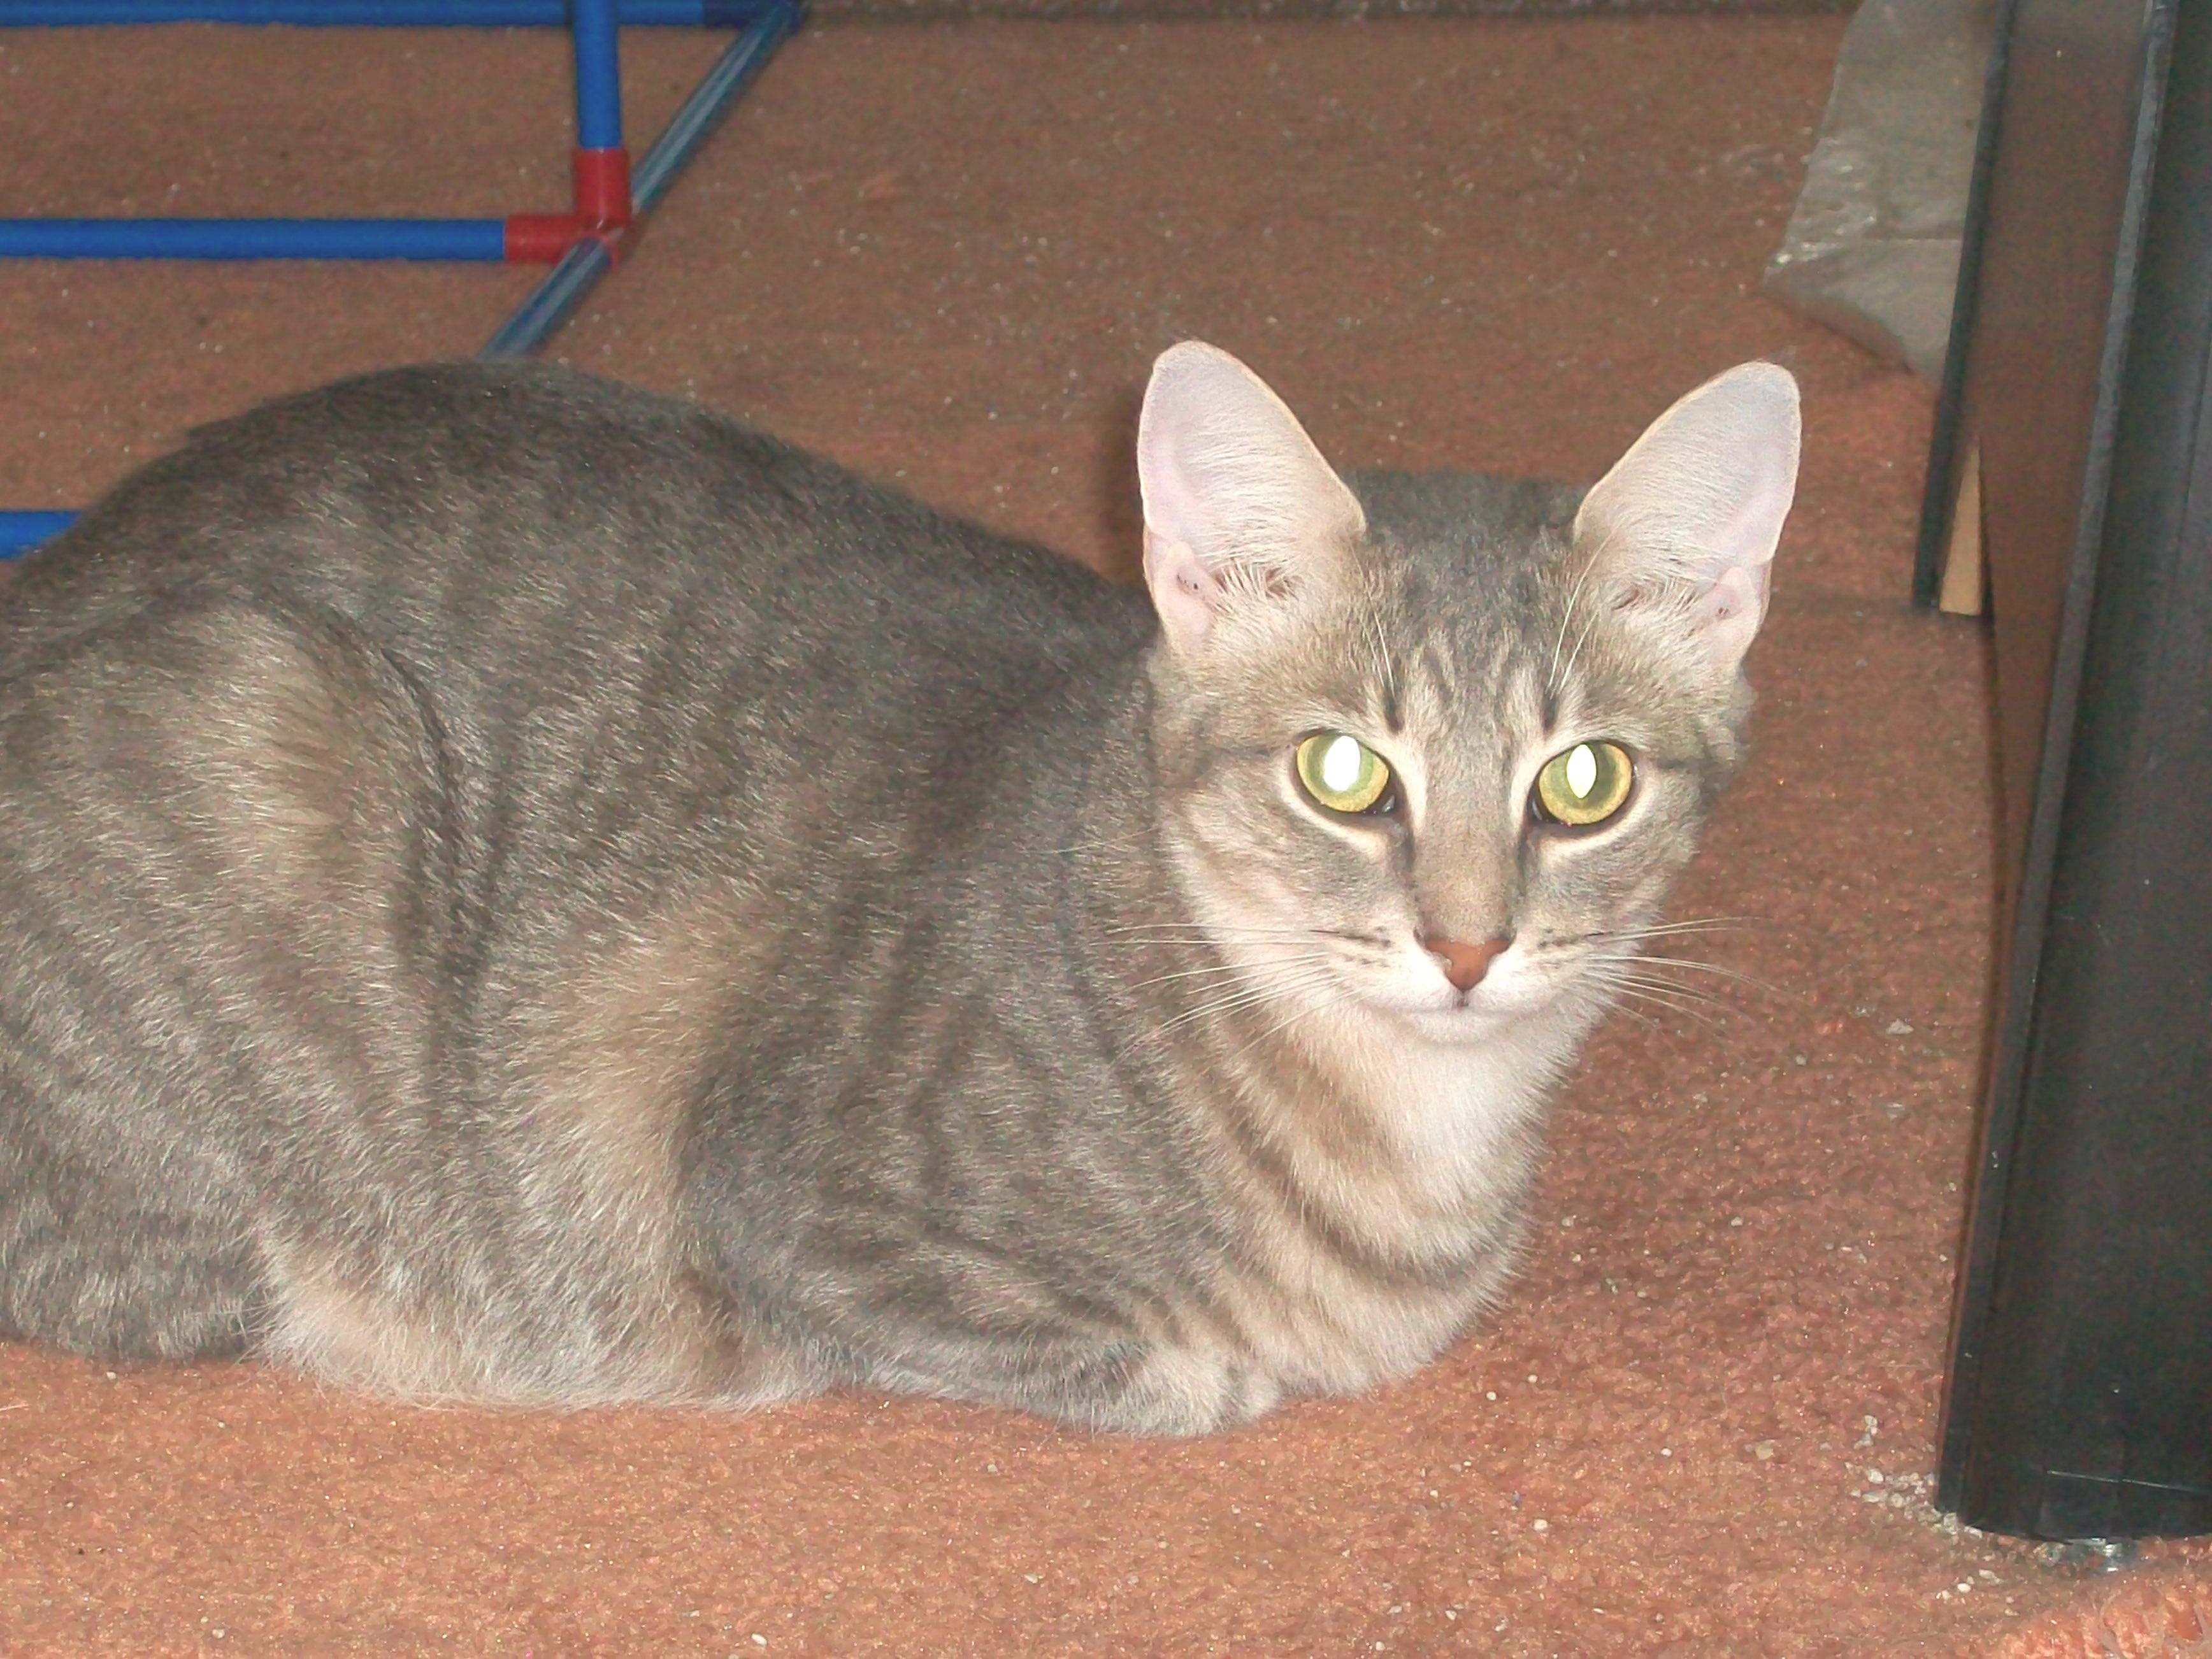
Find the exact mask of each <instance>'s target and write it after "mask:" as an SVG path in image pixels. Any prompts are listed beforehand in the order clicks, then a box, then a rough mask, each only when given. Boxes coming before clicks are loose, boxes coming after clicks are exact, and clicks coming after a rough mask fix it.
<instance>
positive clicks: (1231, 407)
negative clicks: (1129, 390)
mask: <svg viewBox="0 0 2212 1659" xmlns="http://www.w3.org/2000/svg"><path fill="white" fill-rule="evenodd" d="M1137 477H1138V482H1139V484H1140V485H1141V486H1142V488H1143V490H1144V497H1145V582H1146V586H1149V587H1150V588H1151V589H1152V604H1153V605H1154V607H1155V608H1156V609H1157V610H1158V611H1159V614H1160V626H1161V628H1162V629H1163V630H1164V632H1165V634H1166V635H1167V638H1168V641H1169V643H1170V644H1171V645H1172V646H1173V647H1175V648H1176V650H1177V651H1179V652H1182V653H1192V652H1194V651H1196V650H1198V649H1199V647H1200V646H1202V645H1203V644H1204V643H1205V642H1206V640H1207V638H1208V637H1209V636H1211V635H1213V634H1214V633H1215V632H1216V631H1217V629H1218V626H1219V624H1220V623H1222V622H1223V621H1224V620H1225V619H1229V620H1231V621H1232V622H1234V621H1237V620H1258V619H1260V618H1263V617H1274V616H1277V615H1279V613H1280V612H1281V610H1282V606H1281V604H1280V602H1281V601H1282V600H1284V599H1291V598H1295V597H1296V596H1297V594H1299V593H1300V592H1302V591H1304V590H1305V589H1307V588H1308V587H1310V586H1314V585H1316V584H1325V583H1326V582H1327V580H1328V578H1329V575H1330V573H1331V571H1332V568H1333V567H1334V559H1335V556H1336V555H1338V554H1339V553H1340V551H1341V550H1344V549H1345V548H1346V547H1348V546H1349V545H1350V544H1352V542H1354V541H1356V540H1357V539H1358V537H1359V536H1360V535H1361V534H1362V533H1363V532H1364V531H1365V530H1366V528H1367V517H1366V514H1365V513H1363V512H1362V511H1361V510H1360V507H1359V502H1358V500H1357V498H1355V497H1354V496H1353V495H1352V492H1351V490H1349V489H1346V487H1345V484H1344V481H1343V480H1342V479H1340V478H1339V477H1337V476H1336V474H1335V473H1334V471H1331V470H1330V468H1329V465H1328V462H1327V461H1325V460H1323V459H1322V455H1321V452H1320V451H1319V450H1318V449H1316V448H1315V447H1314V442H1313V440H1312V439H1310V438H1309V437H1308V436H1306V431H1305V428H1304V427H1302V426H1300V425H1299V424H1298V421H1297V416H1295V415H1293V414H1291V411H1290V410H1289V409H1288V408H1287V407H1286V406H1285V404H1284V403H1283V400H1282V399H1281V398H1278V397H1277V396H1276V395H1275V394H1274V393H1273V392H1272V391H1270V390H1268V388H1267V383H1266V382H1265V381H1263V380H1261V378H1260V377H1259V376H1258V375H1256V374H1254V373H1253V372H1252V371H1251V370H1250V369H1249V368H1245V367H1244V365H1243V364H1242V363H1240V362H1237V359H1236V358H1234V357H1232V356H1230V355H1229V354H1228V353H1227V352H1225V351H1223V350H1220V349H1218V348H1216V347H1213V346H1210V345H1206V344H1204V343H1201V342H1200V341H1196V340H1186V341H1184V342H1183V343H1182V344H1181V345H1177V346H1172V347H1170V348H1169V349H1168V350H1166V351H1164V352H1163V353H1162V354H1161V355H1160V359H1159V361H1158V362H1156V363H1155V364H1153V366H1152V384H1151V385H1149V386H1146V389H1145V407H1144V412H1143V414H1142V415H1141V416H1139V419H1138V422H1137Z"/></svg>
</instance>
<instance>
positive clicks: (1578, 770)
mask: <svg viewBox="0 0 2212 1659" xmlns="http://www.w3.org/2000/svg"><path fill="white" fill-rule="evenodd" d="M1596 784H1597V754H1596V751H1595V750H1593V749H1591V747H1590V746H1589V744H1586V743H1580V744H1576V745H1575V752H1574V753H1573V754H1571V755H1570V756H1568V757H1567V787H1568V788H1570V789H1571V790H1573V791H1574V792H1575V799H1577V800H1587V799H1589V792H1590V791H1591V790H1592V789H1593V788H1595V787H1596Z"/></svg>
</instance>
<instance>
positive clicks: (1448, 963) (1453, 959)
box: [1421, 933, 1513, 991]
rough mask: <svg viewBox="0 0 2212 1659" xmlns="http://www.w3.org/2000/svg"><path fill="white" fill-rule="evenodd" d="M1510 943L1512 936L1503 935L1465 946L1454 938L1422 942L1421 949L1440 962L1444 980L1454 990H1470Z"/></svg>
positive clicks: (1465, 944)
mask: <svg viewBox="0 0 2212 1659" xmlns="http://www.w3.org/2000/svg"><path fill="white" fill-rule="evenodd" d="M1512 943H1513V935H1512V934H1510V933H1506V934H1504V935H1501V936H1500V937H1498V938H1497V939H1484V940H1482V941H1481V942H1480V944H1476V945H1469V944H1467V943H1466V942H1464V941H1463V940H1461V939H1423V940H1422V941H1421V949H1423V950H1424V951H1427V952H1428V953H1429V954H1430V955H1431V956H1432V957H1438V958H1440V959H1441V961H1442V963H1443V970H1444V977H1445V978H1446V979H1448V980H1449V981H1451V982H1452V989H1454V990H1455V991H1472V990H1473V989H1474V987H1476V986H1478V985H1480V984H1481V983H1482V976H1483V975H1485V974H1486V973H1488V972H1489V971H1490V963H1491V960H1492V958H1493V957H1496V956H1497V955H1498V952H1499V951H1503V950H1504V949H1505V947H1506V946H1507V945H1510V944H1512Z"/></svg>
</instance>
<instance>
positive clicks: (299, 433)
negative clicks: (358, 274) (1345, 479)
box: [0, 363, 1142, 678]
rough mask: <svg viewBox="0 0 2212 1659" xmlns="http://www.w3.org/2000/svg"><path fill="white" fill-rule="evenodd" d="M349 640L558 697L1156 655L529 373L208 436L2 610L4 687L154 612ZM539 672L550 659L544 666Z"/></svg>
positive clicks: (680, 408)
mask: <svg viewBox="0 0 2212 1659" xmlns="http://www.w3.org/2000/svg"><path fill="white" fill-rule="evenodd" d="M234 600H237V601H245V602H249V603H254V604H261V605H272V606H275V607H277V608H279V609H300V610H307V611H322V612H326V613H334V614H336V615H338V616H341V617H345V618H347V619H348V620H349V622H352V623H356V624H357V625H359V626H360V627H362V629H363V630H364V631H365V632H366V633H368V635H370V636H371V637H372V638H373V639H374V640H375V641H376V642H377V643H378V644H379V645H380V646H381V647H385V648H386V649H389V650H391V651H392V652H393V653H394V654H396V655H397V656H398V657H400V658H402V659H412V660H418V661H421V662H422V663H426V664H441V663H446V664H452V663H457V662H459V663H469V662H474V663H477V664H478V665H480V666H481V667H482V668H483V671H485V672H487V673H489V675H490V676H491V677H492V678H500V674H499V670H500V668H501V665H503V666H504V668H505V669H506V671H507V672H508V674H510V675H512V676H528V675H531V674H541V675H542V674H544V673H545V672H546V671H549V670H550V669H553V668H556V667H557V666H558V665H559V659H569V658H573V657H574V656H575V655H576V654H577V653H585V654H592V653H613V654H614V655H617V656H633V657H634V656H635V655H636V654H637V653H639V652H640V651H641V650H644V649H647V648H648V647H649V646H650V645H651V643H652V642H653V641H659V642H660V643H662V644H663V645H665V643H666V642H667V641H671V640H676V639H679V638H681V639H683V640H685V641H688V642H689V643H688V646H687V649H689V650H690V651H693V652H695V653H696V652H699V651H701V650H702V649H703V650H704V651H705V653H706V654H707V655H708V656H709V657H712V656H714V655H715V654H716V653H715V651H714V648H713V645H714V635H716V634H717V633H718V632H719V633H720V635H722V636H723V639H722V647H723V650H724V652H726V653H732V654H744V653H749V652H751V651H754V650H755V649H757V647H758V645H759V644H760V643H761V640H762V637H763V635H774V636H775V639H776V640H777V641H779V642H780V644H781V647H783V648H785V649H792V648H796V649H798V650H799V651H801V652H803V653H814V654H817V655H818V654H819V653H823V652H824V651H829V652H832V653H835V654H838V655H846V654H851V655H854V656H855V657H856V658H859V659H866V660H869V661H872V662H874V663H877V664H878V665H892V664H896V663H906V664H909V665H926V664H927V663H928V662H929V661H931V660H933V659H936V658H939V657H940V656H941V655H943V654H945V653H951V654H953V655H955V656H965V657H968V658H969V659H975V658H976V657H978V656H981V657H984V658H987V657H989V656H990V655H991V654H992V653H993V647H994V644H997V645H1003V644H1004V643H1006V642H1008V641H1013V640H1021V641H1024V642H1025V645H1024V652H1025V653H1026V652H1028V651H1031V650H1042V651H1043V652H1044V653H1047V654H1048V655H1052V654H1069V653H1072V654H1076V655H1080V654H1082V653H1085V652H1086V651H1091V650H1096V649H1097V648H1099V647H1101V646H1102V645H1121V644H1126V643H1127V642H1128V641H1131V640H1133V638H1135V637H1136V636H1137V635H1138V634H1139V632H1140V631H1141V620H1142V619H1141V616H1140V615H1139V608H1138V607H1137V606H1136V605H1134V604H1133V601H1132V600H1131V599H1130V598H1129V596H1127V595H1125V594H1122V593H1121V592H1117V591H1116V590H1115V589H1113V588H1112V587H1111V586H1109V585H1108V584H1106V583H1104V582H1103V581H1102V580H1100V579H1098V578H1097V577H1095V576H1093V575H1091V574H1090V573H1088V572H1086V571H1084V570H1082V569H1080V568H1078V567H1073V566H1072V565H1069V564H1068V563H1067V562H1065V561H1062V560H1060V559H1057V558H1055V557H1054V556H1051V555H1049V554H1046V553H1043V552H1042V551H1040V550H1036V549H1033V548H1030V547H1026V546H1024V545H1022V544H1018V543H1013V542H1011V541H1008V540H1006V539H1004V538H998V537H995V536H993V535H991V534H989V533H987V532H983V531H981V530H980V529H979V528H977V527H975V526H971V525H968V524H964V523H963V522H961V521H959V520H954V519H951V518H949V517H946V516H945V515H942V514H939V513H934V512H933V511H931V510H930V509H928V508H927V507H923V506H921V504H920V503H918V502H915V501H912V500H910V499H908V498H907V497H904V496H902V495H897V494H896V493H894V492H891V491H890V490H887V489H882V488H880V487H878V486H876V485H873V484H872V483H868V482H867V481H866V480H864V479H861V478H860V477H857V476H855V475H854V474H852V473H850V472H848V471H845V470H844V469H842V468H841V467H838V466H836V465H834V464H831V463H829V462H827V461H823V460H821V459H817V458H815V457H813V456H811V455H808V454H805V453H803V452H800V451H799V450H796V449H794V448H792V447H789V446H787V445H785V444H782V443H780V442H778V441H775V440H773V439H771V438H769V437H766V436H764V435H761V434H758V433H756V432H753V431H751V430H750V429H748V428H745V427H744V426H742V425H740V424H739V423H738V422H734V421H732V420H730V419H727V418H726V417H724V416H719V415H716V414H714V413H713V412H711V411H709V410H704V409H702V408H699V407H697V406H696V405H693V404H686V403H683V402H679V401H677V400H674V399H671V398H661V397H657V396H654V395H653V394H650V393H647V392H640V391H637V390H635V389H632V388H629V387H624V386H617V385H614V384H612V383H610V382H607V381H604V380H597V379H595V378H593V377H591V376H588V375H586V374H579V373H576V372H574V371H571V370H566V369H562V368H551V367H545V366H538V365H523V366H510V365H491V364H477V363H453V364H440V365H428V366H423V367H418V368H405V369H398V370H391V371H386V372H382V373H379V374H371V375H367V376H363V377H361V378H359V379H356V380H349V381H345V382H342V383H340V384H338V385H336V386H329V387H325V388H322V389H319V390H317V391H313V392H305V393H302V394H300V395H297V396H295V397H291V398H283V399H281V400H279V401H277V402H275V403H272V404H266V405H264V406H263V407H261V408H259V409H257V410H253V411H252V412H250V413H248V414H246V415H244V416H240V417H238V418H236V419H234V420H231V421H228V422H222V423H221V424H219V425H216V426H213V427H210V428H204V429H203V430H201V431H200V432H198V433H197V434H196V435H194V436H193V437H192V439H191V441H188V442H187V443H186V445H185V447H183V448H181V449H180V450H179V451H178V452H176V453H173V454H172V455H169V456H167V457H165V458H163V459H161V460H158V461H156V462H155V463H153V464H151V465H149V466H147V467H145V468H143V469H142V470H141V471H139V472H137V473H136V474H134V475H133V476H131V477H129V478H127V479H126V480H125V481H124V483H122V484H120V485H119V486H118V488H117V489H115V490H114V491H113V492H112V494H111V495H108V496H107V497H106V499H105V500H104V501H101V502H100V503H99V504H98V505H97V506H95V507H94V508H93V509H92V510H91V511H89V512H88V513H86V515H85V516H84V517H83V519H82V520H80V521H79V522H78V523H77V524H76V526H73V527H72V528H71V530H70V532H68V533H67V534H65V535H64V536H63V537H62V538H59V539H58V541H57V542H56V543H55V544H53V545H52V548H51V549H49V550H47V551H46V552H44V553H42V554H41V555H40V556H37V557H35V558H33V560H31V561H29V562H27V564H26V566H25V567H24V568H22V570H21V574H20V575H19V576H18V578H17V579H16V580H15V582H13V583H11V584H10V585H9V589H8V590H7V591H6V592H4V593H0V674H4V673H6V672H8V671H10V670H12V669H15V668H16V667H18V666H20V665H22V664H24V663H26V662H27V661H30V660H32V659H35V658H36V657H37V656H38V655H39V654H40V653H42V652H43V651H45V650H46V649H48V648H50V647H52V645H53V644H55V643H57V642H58V641H62V640H64V639H67V638H68V637H70V636H72V635H80V634H82V633H84V632H85V631H87V630H88V629H97V628H100V627H101V626H103V625H106V624H111V623H115V622H116V621H118V620H119V619H121V618H124V617H130V616H132V615H135V614H138V613H142V612H143V611H146V610H148V609H149V607H150V608H155V609H160V608H162V607H171V608H185V607H193V606H200V605H208V604H220V603H225V602H229V601H234ZM549 653H550V657H549Z"/></svg>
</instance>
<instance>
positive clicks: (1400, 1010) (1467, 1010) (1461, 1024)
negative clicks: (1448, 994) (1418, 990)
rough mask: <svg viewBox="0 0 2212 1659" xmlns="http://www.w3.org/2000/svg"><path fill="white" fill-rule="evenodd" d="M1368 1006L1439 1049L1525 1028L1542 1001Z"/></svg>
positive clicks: (1473, 1045) (1474, 1044)
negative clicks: (1497, 1003)
mask: <svg viewBox="0 0 2212 1659" xmlns="http://www.w3.org/2000/svg"><path fill="white" fill-rule="evenodd" d="M1370 1006H1373V1007H1374V1008H1375V1010H1376V1013H1378V1014H1379V1015H1381V1016H1383V1018H1387V1019H1388V1020H1389V1022H1390V1023H1391V1024H1394V1025H1396V1026H1397V1027H1398V1028H1399V1029H1401V1030H1404V1031H1405V1032H1407V1034H1408V1035H1409V1036H1413V1037H1415V1038H1418V1039H1419V1040H1420V1041H1421V1042H1427V1043H1431V1044H1434V1045H1436V1046H1438V1047H1442V1048H1479V1047H1480V1046H1482V1045H1484V1044H1486V1043H1490V1042H1496V1041H1497V1040H1498V1038H1499V1037H1501V1036H1507V1035H1509V1034H1510V1033H1511V1032H1513V1031H1514V1030H1516V1029H1519V1028H1525V1027H1526V1026H1527V1024H1528V1022H1529V1020H1530V1019H1531V1018H1532V1017H1534V1016H1535V1015H1536V1014H1539V1013H1541V1012H1542V1011H1543V1008H1544V1007H1545V1006H1546V1002H1543V1001H1540V1002H1536V1003H1533V1004H1529V1003H1519V1002H1516V1003H1515V1004H1513V1005H1511V1006H1497V1007H1492V1006H1487V1005H1486V1004H1484V1003H1481V1002H1474V1001H1470V1002H1467V1003H1462V1004H1460V1005H1457V1006H1447V1007H1437V1006H1415V1007H1407V1006H1404V1005H1403V1004H1397V1005H1382V1004H1373V1005H1370Z"/></svg>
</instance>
